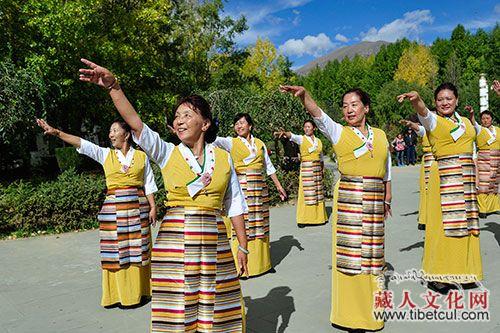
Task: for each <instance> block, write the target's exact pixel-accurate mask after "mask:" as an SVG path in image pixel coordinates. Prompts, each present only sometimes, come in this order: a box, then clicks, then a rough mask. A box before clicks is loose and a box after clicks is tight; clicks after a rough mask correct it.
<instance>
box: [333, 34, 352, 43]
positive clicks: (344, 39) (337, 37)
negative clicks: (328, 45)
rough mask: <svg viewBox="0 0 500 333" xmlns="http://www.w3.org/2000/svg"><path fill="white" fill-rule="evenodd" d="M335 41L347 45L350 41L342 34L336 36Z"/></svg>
mask: <svg viewBox="0 0 500 333" xmlns="http://www.w3.org/2000/svg"><path fill="white" fill-rule="evenodd" d="M335 40H338V41H339V42H342V43H347V42H348V41H349V38H347V37H346V36H344V35H342V34H336V35H335Z"/></svg>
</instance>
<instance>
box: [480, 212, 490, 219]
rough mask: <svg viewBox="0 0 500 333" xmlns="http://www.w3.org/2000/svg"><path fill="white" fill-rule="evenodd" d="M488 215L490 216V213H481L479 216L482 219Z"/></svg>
mask: <svg viewBox="0 0 500 333" xmlns="http://www.w3.org/2000/svg"><path fill="white" fill-rule="evenodd" d="M487 217H488V214H486V213H479V218H480V219H485V218H487Z"/></svg>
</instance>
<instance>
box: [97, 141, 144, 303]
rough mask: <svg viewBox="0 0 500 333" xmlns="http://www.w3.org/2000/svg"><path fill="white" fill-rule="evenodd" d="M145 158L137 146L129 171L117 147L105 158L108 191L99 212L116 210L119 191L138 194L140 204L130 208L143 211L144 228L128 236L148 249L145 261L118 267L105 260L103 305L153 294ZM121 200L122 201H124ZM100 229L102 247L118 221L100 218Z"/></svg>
mask: <svg viewBox="0 0 500 333" xmlns="http://www.w3.org/2000/svg"><path fill="white" fill-rule="evenodd" d="M145 159H146V154H145V153H144V152H142V151H139V150H135V152H134V157H133V163H132V165H131V166H130V167H129V169H128V170H127V172H126V173H123V172H122V171H121V164H120V162H119V161H118V157H117V155H116V152H115V150H114V149H111V150H110V153H109V154H108V156H107V158H106V160H105V162H104V174H105V176H106V186H107V188H108V194H107V196H106V200H105V202H104V205H103V209H102V210H101V213H100V214H102V213H105V212H106V210H107V209H109V208H110V206H111V207H114V208H112V209H113V210H114V212H116V205H115V203H114V200H115V198H116V196H118V195H120V193H121V194H122V195H130V194H132V195H135V196H138V201H139V206H140V207H128V208H133V209H137V208H139V211H138V212H136V213H140V215H141V216H140V220H141V229H139V230H138V231H137V232H136V233H135V235H129V236H128V238H130V239H134V238H135V239H136V240H137V241H139V242H140V243H142V244H143V245H145V248H146V249H144V250H143V251H145V252H147V253H143V254H142V256H143V257H144V260H143V264H129V265H124V266H123V265H122V267H120V266H119V265H118V266H117V267H116V265H109V263H107V264H106V263H104V262H103V269H102V298H101V305H102V306H110V305H113V304H117V303H120V304H121V305H124V306H131V305H136V304H139V303H140V301H141V298H142V297H143V296H146V297H149V296H151V286H150V278H151V264H150V262H149V258H150V254H151V253H150V252H151V233H150V228H149V220H148V213H149V203H148V201H147V199H146V197H145V196H144V192H143V191H142V189H141V188H142V187H143V186H144V167H145ZM138 189H139V190H138ZM133 192H135V193H133ZM121 204H122V205H123V203H121ZM129 212H130V210H129ZM134 214H135V213H134ZM99 229H100V234H101V249H102V248H103V244H102V243H103V242H105V239H106V238H107V237H106V233H109V231H110V229H113V230H115V231H116V221H113V222H109V223H108V222H100V227H99ZM141 234H142V235H141ZM120 237H122V236H120ZM141 238H142V242H141ZM120 239H122V238H120ZM122 243H123V242H122ZM104 246H105V245H104ZM146 256H147V258H146ZM114 266H115V267H114ZM106 267H108V268H106Z"/></svg>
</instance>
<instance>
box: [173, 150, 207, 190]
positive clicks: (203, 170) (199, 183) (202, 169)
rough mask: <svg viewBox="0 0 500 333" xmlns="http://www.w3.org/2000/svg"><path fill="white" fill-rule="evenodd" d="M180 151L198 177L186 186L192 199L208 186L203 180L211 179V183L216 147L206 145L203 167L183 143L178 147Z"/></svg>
mask: <svg viewBox="0 0 500 333" xmlns="http://www.w3.org/2000/svg"><path fill="white" fill-rule="evenodd" d="M178 147H179V151H180V153H181V155H182V157H183V158H184V161H186V163H187V164H188V165H189V168H190V169H191V170H192V171H193V173H194V174H195V175H196V177H195V178H194V179H193V180H191V181H189V182H188V183H187V184H186V186H187V189H188V193H189V195H190V196H191V197H194V196H195V195H196V194H197V193H198V192H200V191H201V190H202V189H203V188H205V187H206V186H208V184H207V185H205V184H204V183H203V178H204V177H205V178H208V179H210V180H209V181H208V183H210V181H211V178H212V174H213V172H214V169H215V152H214V146H213V145H212V144H210V143H205V147H204V148H203V149H204V154H203V156H204V162H203V164H202V165H200V164H199V163H198V160H197V159H196V157H195V156H194V154H193V152H192V151H191V149H189V147H187V146H186V145H185V144H183V143H182V142H181V143H180V144H179V145H178Z"/></svg>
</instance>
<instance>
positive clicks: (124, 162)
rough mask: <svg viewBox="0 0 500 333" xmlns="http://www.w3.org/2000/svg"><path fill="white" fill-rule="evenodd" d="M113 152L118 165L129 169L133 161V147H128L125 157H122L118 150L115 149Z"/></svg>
mask: <svg viewBox="0 0 500 333" xmlns="http://www.w3.org/2000/svg"><path fill="white" fill-rule="evenodd" d="M115 152H116V157H117V158H118V162H120V164H121V165H122V166H124V167H127V168H128V167H130V165H131V164H132V160H133V159H134V153H135V149H134V148H133V147H130V148H129V150H128V151H127V154H126V155H123V153H122V151H121V150H120V149H116V148H115Z"/></svg>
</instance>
